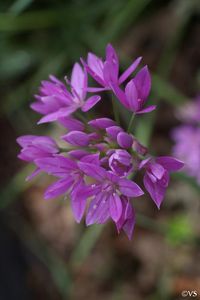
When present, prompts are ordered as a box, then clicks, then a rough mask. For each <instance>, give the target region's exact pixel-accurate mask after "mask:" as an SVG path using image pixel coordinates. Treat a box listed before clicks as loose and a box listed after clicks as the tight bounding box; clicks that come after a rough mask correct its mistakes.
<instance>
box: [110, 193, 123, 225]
mask: <svg viewBox="0 0 200 300" xmlns="http://www.w3.org/2000/svg"><path fill="white" fill-rule="evenodd" d="M109 209H110V216H111V218H112V219H113V221H114V222H117V221H118V220H119V219H120V217H121V214H122V202H121V199H120V197H119V196H118V194H113V195H111V196H110V197H109Z"/></svg>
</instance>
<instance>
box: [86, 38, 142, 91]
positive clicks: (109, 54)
mask: <svg viewBox="0 0 200 300" xmlns="http://www.w3.org/2000/svg"><path fill="white" fill-rule="evenodd" d="M141 59H142V58H141V57H139V58H137V59H136V60H135V61H134V62H133V63H132V64H131V65H130V67H129V68H128V69H127V70H126V71H125V72H124V73H123V74H122V75H121V76H120V77H119V59H118V56H117V54H116V52H115V49H114V48H113V47H112V45H111V44H108V45H107V47H106V59H105V61H103V60H102V59H101V58H100V57H98V56H96V55H95V54H93V53H88V57H87V63H86V62H85V61H84V60H83V59H81V61H82V63H83V65H84V67H85V68H86V70H87V72H88V73H89V74H90V75H91V76H92V77H93V78H94V79H95V80H96V82H98V83H99V84H100V85H101V86H102V88H88V91H91V92H97V91H103V90H110V89H112V88H113V84H117V85H120V84H122V83H123V82H124V81H125V80H126V79H127V78H128V77H129V76H130V75H131V73H133V72H134V71H135V69H136V68H137V66H138V65H139V63H140V61H141Z"/></svg>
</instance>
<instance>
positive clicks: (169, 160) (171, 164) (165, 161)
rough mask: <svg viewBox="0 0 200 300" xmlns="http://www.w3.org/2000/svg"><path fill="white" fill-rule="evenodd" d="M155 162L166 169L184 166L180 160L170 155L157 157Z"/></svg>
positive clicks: (172, 169)
mask: <svg viewBox="0 0 200 300" xmlns="http://www.w3.org/2000/svg"><path fill="white" fill-rule="evenodd" d="M156 162H157V163H159V164H161V165H162V166H163V167H164V168H165V169H166V170H168V171H178V170H180V169H181V168H182V167H183V166H184V163H183V162H182V161H180V160H178V159H176V158H174V157H171V156H160V157H157V158H156Z"/></svg>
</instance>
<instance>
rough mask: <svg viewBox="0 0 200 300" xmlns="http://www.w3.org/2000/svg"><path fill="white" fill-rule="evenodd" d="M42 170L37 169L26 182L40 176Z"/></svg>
mask: <svg viewBox="0 0 200 300" xmlns="http://www.w3.org/2000/svg"><path fill="white" fill-rule="evenodd" d="M40 172H41V170H40V169H39V168H37V169H35V170H34V171H33V172H32V173H31V174H30V175H28V176H27V177H26V181H29V180H31V179H33V178H34V177H35V176H37V175H38V174H40Z"/></svg>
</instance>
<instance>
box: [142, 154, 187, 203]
mask: <svg viewBox="0 0 200 300" xmlns="http://www.w3.org/2000/svg"><path fill="white" fill-rule="evenodd" d="M183 165H184V164H183V162H182V161H180V160H177V159H175V158H173V157H169V156H161V157H157V158H155V159H153V158H147V159H145V160H143V161H142V162H141V164H140V169H142V168H145V175H144V186H145V188H146V190H147V191H148V192H149V194H150V196H151V198H152V200H153V201H154V202H155V204H156V205H157V207H158V208H160V205H161V203H162V201H163V198H164V196H165V192H166V189H167V187H168V184H169V172H175V171H178V170H180V169H181V168H182V167H183Z"/></svg>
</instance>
